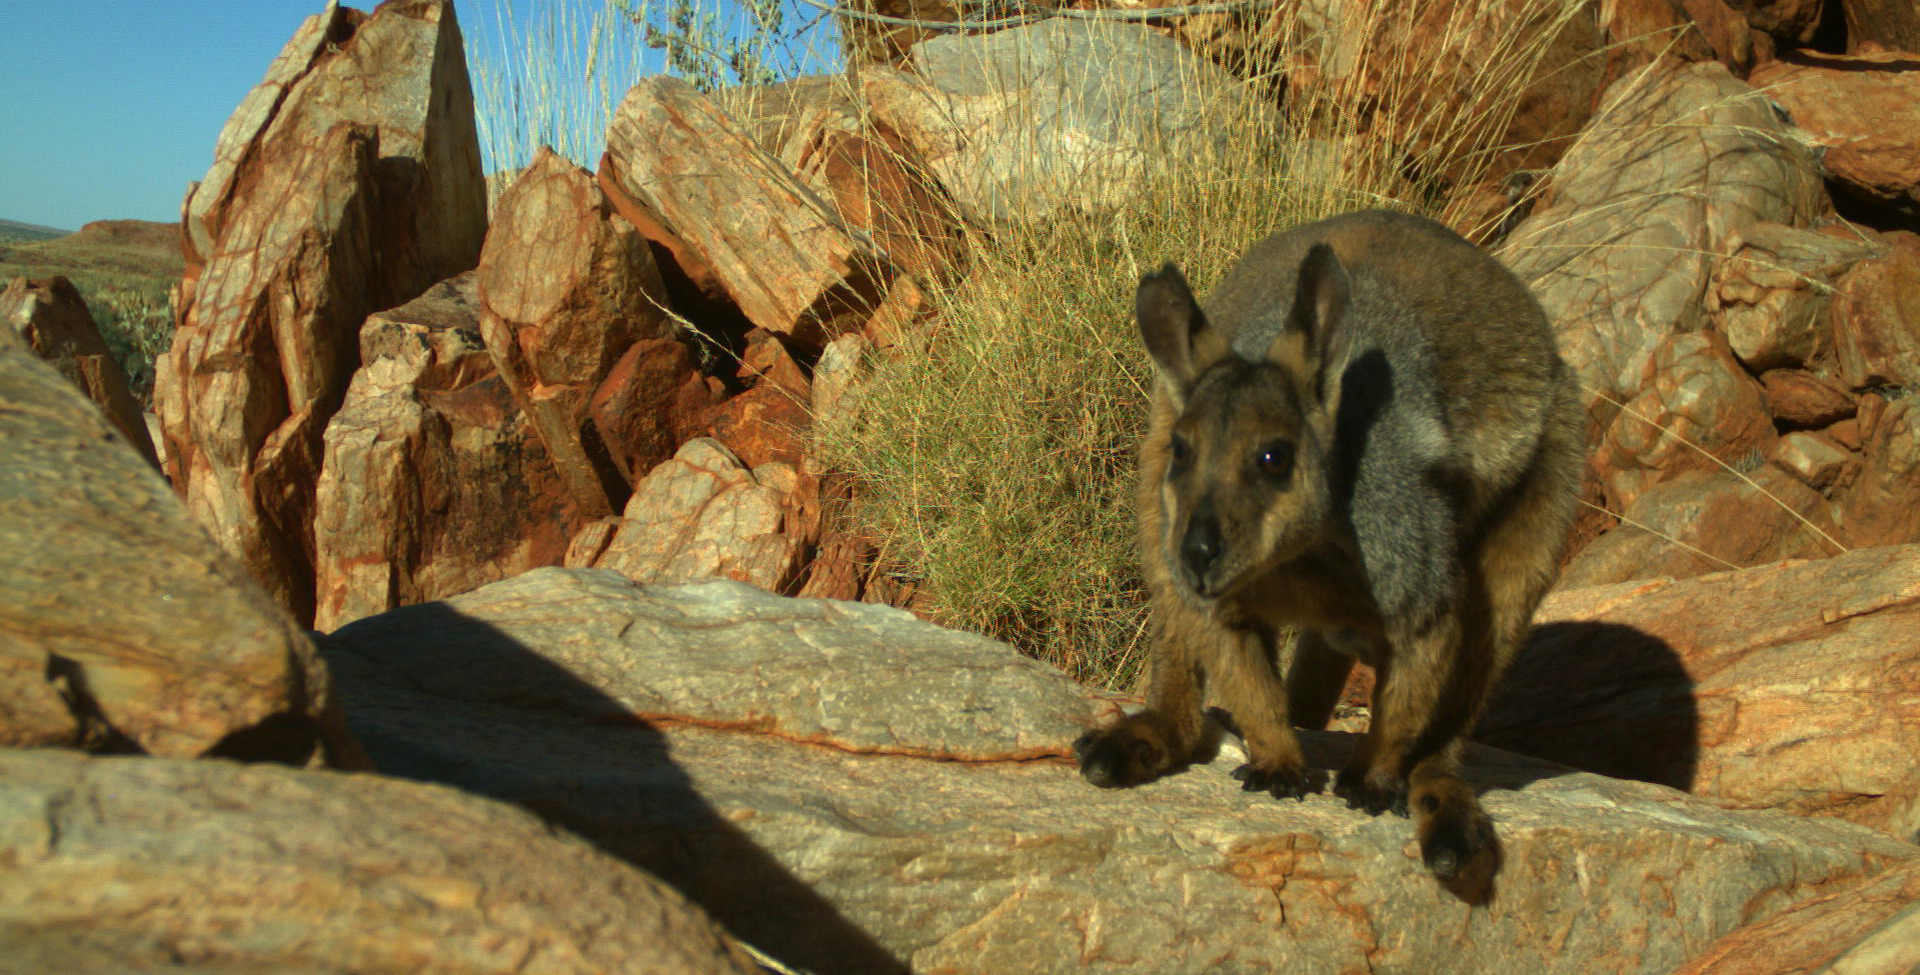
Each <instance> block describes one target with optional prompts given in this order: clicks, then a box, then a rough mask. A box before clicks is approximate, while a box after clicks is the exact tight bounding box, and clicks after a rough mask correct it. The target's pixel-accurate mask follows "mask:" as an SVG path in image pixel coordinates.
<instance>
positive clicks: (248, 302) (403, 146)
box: [154, 0, 486, 623]
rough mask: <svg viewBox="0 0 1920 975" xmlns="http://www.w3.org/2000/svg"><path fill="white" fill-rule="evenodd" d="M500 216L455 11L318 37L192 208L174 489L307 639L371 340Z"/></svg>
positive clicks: (296, 48) (242, 115)
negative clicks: (327, 487)
mask: <svg viewBox="0 0 1920 975" xmlns="http://www.w3.org/2000/svg"><path fill="white" fill-rule="evenodd" d="M485 207H486V200H485V191H484V187H483V185H482V181H481V177H480V160H479V149H478V140H477V138H476V136H475V134H474V123H473V98H472V93H471V91H470V90H469V88H468V83H467V73H466V63H465V56H464V54H463V53H462V50H461V41H460V32H459V28H458V27H457V26H456V24H455V22H454V18H453V8H452V5H451V4H450V3H448V2H446V0H401V2H390V3H387V4H384V5H382V6H381V8H380V9H379V11H378V12H377V13H375V14H374V15H372V16H367V15H364V14H361V13H359V12H357V11H354V10H350V9H347V8H336V7H329V8H328V9H327V12H326V13H323V14H320V15H316V16H314V17H311V18H309V19H308V20H307V21H306V23H305V24H304V25H303V26H302V27H301V28H300V30H299V32H298V33H297V34H295V36H294V38H293V39H292V40H291V41H289V42H288V44H287V46H286V48H285V49H284V50H283V51H282V52H281V54H280V56H279V58H277V59H276V60H275V61H274V63H273V66H272V67H271V68H270V69H269V70H268V72H267V77H266V78H265V80H263V81H262V82H261V83H260V84H259V85H258V86H257V87H256V88H254V90H253V91H252V92H251V93H249V94H248V95H247V97H246V99H245V100H244V101H242V102H241V104H240V106H239V108H237V109H236V110H235V111H234V114H233V116H232V117H231V118H230V119H228V122H227V125H226V128H225V129H224V130H222V132H221V135H220V142H219V145H218V147H217V148H216V150H215V158H214V164H213V166H212V168H211V169H209V170H208V172H207V176H206V178H205V179H204V180H203V181H201V182H200V183H198V184H196V186H195V188H194V189H193V190H192V191H191V192H190V193H189V194H188V196H187V200H186V202H185V204H184V213H183V228H182V237H183V240H184V245H185V249H186V252H187V270H186V277H185V279H184V280H183V281H182V282H181V284H180V286H179V288H178V290H177V294H176V302H175V306H176V315H177V320H176V322H177V327H176V329H175V333H174V339H173V347H172V350H171V351H170V352H169V353H168V354H167V355H166V356H164V357H163V358H162V359H161V360H160V362H159V363H158V365H157V367H156V379H155V391H154V401H155V407H156V410H157V412H158V413H159V415H160V420H161V424H162V427H163V429H164V431H165V437H166V440H167V445H166V450H165V454H166V456H167V471H168V474H169V476H170V477H171V478H172V480H173V482H174V485H175V487H176V488H177V489H178V490H179V491H180V492H181V493H182V495H183V496H184V497H185V498H186V500H187V506H188V508H189V510H191V511H192V512H193V514H194V517H195V518H196V519H197V520H199V521H200V523H201V524H203V525H204V526H206V528H207V530H208V531H210V532H211V533H212V534H213V536H214V538H215V540H217V541H218V542H219V543H220V544H221V546H222V547H224V548H225V549H226V550H227V551H228V552H230V553H232V554H233V555H234V556H235V557H236V558H237V559H239V561H240V563H241V564H242V565H243V566H245V567H246V569H247V571H248V572H249V573H251V574H252V575H253V577H254V578H255V580H257V581H258V582H259V583H260V584H261V585H262V586H263V587H264V588H266V590H267V591H268V592H269V593H270V594H272V595H273V597H274V598H275V599H276V600H277V601H279V602H280V603H281V604H282V605H284V606H286V607H288V608H289V609H290V610H291V611H292V612H293V613H294V616H295V618H296V619H298V620H300V621H301V622H303V623H304V622H308V621H310V620H311V619H312V618H313V607H314V588H313V587H314V569H313V559H314V543H313V537H312V519H313V485H314V483H315V481H316V480H317V478H318V475H319V470H320V466H321V451H322V433H323V431H324V430H325V428H326V424H327V421H328V420H329V419H330V418H331V417H332V415H333V412H334V410H335V409H337V408H338V407H339V405H340V401H341V398H342V396H343V395H344V394H345V392H346V388H347V384H348V380H349V378H350V377H351V375H352V373H353V370H354V368H355V366H356V365H357V343H356V341H355V333H356V331H357V330H358V328H359V326H360V323H361V322H362V321H364V320H365V319H366V317H367V315H368V314H370V313H372V312H373V311H375V310H376V309H380V308H386V307H392V306H395V305H398V304H401V303H403V302H405V301H407V300H409V299H411V298H412V297H414V296H415V295H417V294H419V293H420V292H422V291H424V290H425V289H426V288H427V287H429V286H430V285H432V284H433V283H434V282H435V281H439V280H441V279H443V278H446V277H449V276H452V275H454V274H457V273H459V272H461V271H465V270H467V269H469V268H471V267H472V266H473V264H474V262H475V260H476V258H477V257H478V254H479V249H480V242H481V237H482V234H483V233H484V231H485V220H486V216H485Z"/></svg>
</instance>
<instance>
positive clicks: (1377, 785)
mask: <svg viewBox="0 0 1920 975" xmlns="http://www.w3.org/2000/svg"><path fill="white" fill-rule="evenodd" d="M1333 794H1334V795H1337V796H1339V797H1340V798H1342V799H1345V800H1347V808H1348V809H1364V810H1366V811H1367V815H1369V816H1378V815H1380V814H1381V813H1383V812H1386V811H1388V810H1392V811H1393V814H1394V815H1396V816H1400V817H1402V818H1404V817H1405V816H1406V815H1407V780H1406V779H1405V778H1403V777H1400V776H1387V775H1383V774H1378V773H1375V772H1373V771H1371V770H1369V769H1366V768H1344V769H1341V770H1340V774H1339V775H1337V776H1335V777H1334V780H1333Z"/></svg>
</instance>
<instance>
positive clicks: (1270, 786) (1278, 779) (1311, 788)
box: [1233, 763, 1327, 801]
mask: <svg viewBox="0 0 1920 975" xmlns="http://www.w3.org/2000/svg"><path fill="white" fill-rule="evenodd" d="M1233 777H1234V778H1236V779H1239V780H1240V788H1241V789H1242V790H1244V791H1246V792H1271V793H1273V797H1274V798H1275V799H1300V800H1303V801H1304V800H1305V799H1306V798H1307V796H1309V795H1312V794H1313V793H1316V792H1319V791H1320V790H1321V789H1324V788H1326V785H1327V775H1326V773H1325V772H1321V771H1319V770H1317V769H1309V768H1306V767H1304V766H1300V765H1283V766H1281V767H1279V768H1274V769H1261V768H1255V767H1254V766H1253V765H1252V764H1251V763H1249V764H1246V765H1242V766H1240V767H1239V768H1237V769H1234V770H1233Z"/></svg>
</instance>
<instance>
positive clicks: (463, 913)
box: [0, 749, 762, 975]
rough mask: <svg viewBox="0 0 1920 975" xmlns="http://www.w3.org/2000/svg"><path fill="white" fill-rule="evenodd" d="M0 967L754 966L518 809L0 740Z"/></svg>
mask: <svg viewBox="0 0 1920 975" xmlns="http://www.w3.org/2000/svg"><path fill="white" fill-rule="evenodd" d="M0 945H5V946H6V949H5V957H4V958H0V969H4V970H6V971H9V972H27V971H40V972H56V971H64V972H85V971H92V972H110V971H111V972H130V971H159V970H162V969H164V970H166V971H169V972H179V971H184V972H206V973H214V972H224V973H234V972H292V973H307V972H312V973H323V972H325V973H332V972H357V973H396V975H397V973H415V972H446V973H454V972H457V973H475V975H478V973H494V972H497V973H500V975H518V973H531V972H543V973H555V975H559V973H570V972H581V973H587V972H596V973H597V972H648V973H660V975H669V973H671V975H683V973H684V975H693V973H722V972H731V973H754V972H760V971H762V969H761V968H760V967H759V966H757V965H755V964H753V962H752V960H751V958H750V957H749V956H748V955H747V954H746V953H745V952H744V951H743V950H742V949H741V948H740V947H739V946H738V945H737V944H735V943H734V942H733V941H732V939H729V938H728V937H726V935H725V934H724V933H723V932H722V931H721V930H720V929H719V927H718V926H717V925H715V924H714V923H713V921H712V920H711V919H710V918H708V917H707V916H706V915H705V913H704V912H702V911H701V910H700V909H699V908H697V907H695V906H693V905H691V904H689V903H687V901H686V899H685V898H684V897H682V896H680V895H679V894H676V893H674V892H673V891H672V890H670V889H668V888H667V887H666V886H665V885H664V884H661V883H660V882H659V881H657V880H655V879H654V878H652V877H649V876H647V875H646V874H644V873H642V872H640V871H639V870H635V869H634V868H632V867H630V866H628V865H626V864H624V863H621V862H619V861H617V860H615V859H613V858H612V857H609V856H607V855H606V854H604V853H601V852H598V851H596V850H594V849H593V848H592V847H591V846H589V845H588V844H586V843H584V842H581V841H580V840H579V839H576V838H574V837H571V836H566V835H563V834H560V833H558V832H556V831H555V830H554V829H553V828H552V827H550V826H548V825H546V824H545V823H542V822H541V821H540V820H539V819H538V818H536V817H535V816H533V815H530V814H529V813H527V812H526V811H524V810H521V809H515V808H513V807H510V806H505V805H502V804H500V803H496V802H491V801H488V800H486V799H481V798H478V797H475V796H469V795H464V794H461V793H459V792H456V791H454V790H452V789H445V788H440V787H438V786H432V785H423V784H420V783H415V782H400V781H395V780H392V779H383V778H380V777H377V776H371V775H339V774H329V773H316V772H300V771H295V770H292V769H287V768H281V767H276V766H269V765H239V764H235V763H231V762H222V761H212V760H200V761H178V760H163V759H147V758H88V757H86V756H82V755H76V754H72V753H68V752H59V751H51V750H44V751H37V750H13V749H0Z"/></svg>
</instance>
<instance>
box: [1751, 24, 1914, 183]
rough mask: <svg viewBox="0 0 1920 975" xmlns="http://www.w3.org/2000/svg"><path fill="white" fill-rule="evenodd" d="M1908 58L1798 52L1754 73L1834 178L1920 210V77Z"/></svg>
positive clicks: (1755, 80) (1906, 55) (1896, 54)
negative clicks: (1817, 149)
mask: <svg viewBox="0 0 1920 975" xmlns="http://www.w3.org/2000/svg"><path fill="white" fill-rule="evenodd" d="M1915 58H1916V55H1914V54H1912V53H1909V52H1893V51H1890V52H1886V53H1882V54H1861V55H1855V56H1851V57H1843V56H1839V55H1819V54H1812V53H1807V52H1799V53H1796V54H1795V55H1794V58H1793V60H1792V61H1776V62H1774V63H1772V64H1768V65H1764V66H1762V67H1760V68H1757V69H1755V70H1754V72H1753V84H1754V86H1755V87H1760V88H1764V89H1766V92H1767V97H1769V98H1772V99H1774V100H1775V101H1778V102H1779V103H1780V104H1781V105H1782V106H1784V107H1785V108H1786V110H1787V112H1788V113H1789V114H1791V115H1792V116H1793V124H1794V125H1796V126H1798V127H1799V128H1800V129H1802V130H1804V131H1805V132H1807V133H1808V134H1809V135H1811V136H1812V138H1813V141H1814V144H1815V145H1818V146H1820V147H1821V149H1822V150H1823V152H1822V154H1821V164H1822V165H1823V166H1824V167H1825V168H1826V170H1827V172H1828V173H1830V174H1832V176H1833V178H1834V179H1836V180H1838V181H1840V182H1841V183H1842V184H1844V185H1845V186H1846V187H1848V188H1849V189H1851V190H1853V191H1855V192H1857V193H1859V194H1861V195H1862V196H1863V197H1865V198H1867V199H1870V200H1880V201H1890V200H1891V201H1900V202H1902V203H1903V204H1904V205H1905V206H1907V207H1909V208H1911V207H1913V206H1915V205H1920V71H1916V70H1914V68H1915Z"/></svg>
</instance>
